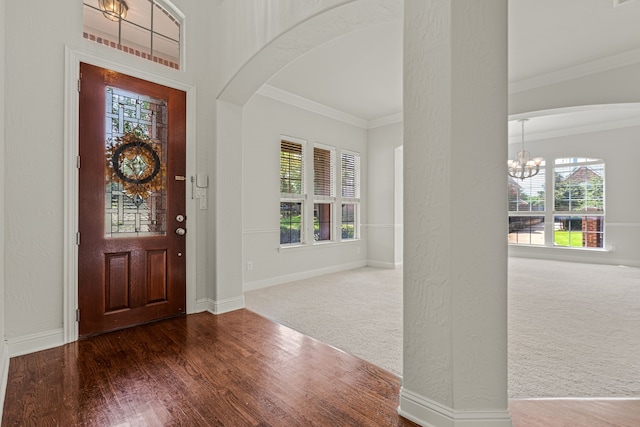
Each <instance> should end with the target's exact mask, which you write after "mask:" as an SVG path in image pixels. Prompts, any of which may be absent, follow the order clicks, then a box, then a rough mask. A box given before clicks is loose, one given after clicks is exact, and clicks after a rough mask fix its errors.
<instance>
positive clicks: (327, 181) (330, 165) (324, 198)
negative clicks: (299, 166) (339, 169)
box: [313, 144, 336, 242]
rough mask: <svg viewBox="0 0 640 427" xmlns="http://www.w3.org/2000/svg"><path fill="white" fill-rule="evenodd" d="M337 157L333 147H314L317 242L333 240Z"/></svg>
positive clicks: (315, 238)
mask: <svg viewBox="0 0 640 427" xmlns="http://www.w3.org/2000/svg"><path fill="white" fill-rule="evenodd" d="M335 158H336V152H335V149H334V148H333V147H327V146H323V145H320V144H315V146H314V147H313V200H314V205H313V237H314V241H316V242H323V241H331V240H333V233H332V230H333V206H334V200H335V179H334V176H335V166H334V165H335Z"/></svg>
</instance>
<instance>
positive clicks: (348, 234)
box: [342, 224, 355, 239]
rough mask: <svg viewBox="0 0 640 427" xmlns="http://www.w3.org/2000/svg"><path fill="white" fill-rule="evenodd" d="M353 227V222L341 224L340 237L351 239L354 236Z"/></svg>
mask: <svg viewBox="0 0 640 427" xmlns="http://www.w3.org/2000/svg"><path fill="white" fill-rule="evenodd" d="M354 229H355V227H354V226H353V224H342V238H343V239H353V238H354V236H355V233H354Z"/></svg>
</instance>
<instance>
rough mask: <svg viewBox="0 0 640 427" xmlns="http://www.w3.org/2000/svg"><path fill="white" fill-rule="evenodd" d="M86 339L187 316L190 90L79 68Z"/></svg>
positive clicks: (81, 268) (82, 310)
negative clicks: (168, 318) (186, 268)
mask: <svg viewBox="0 0 640 427" xmlns="http://www.w3.org/2000/svg"><path fill="white" fill-rule="evenodd" d="M80 72H81V82H80V88H81V89H80V112H79V121H80V160H79V164H80V175H79V176H80V188H79V198H80V200H79V232H80V234H79V242H80V244H79V246H78V248H79V250H78V265H79V267H78V300H79V304H78V305H79V309H80V325H79V333H80V336H87V335H91V334H96V333H100V332H105V331H110V330H115V329H120V328H124V327H128V326H132V325H136V324H140V323H145V322H149V321H152V320H157V319H161V318H165V317H170V316H175V315H179V314H184V313H185V294H186V281H185V236H184V233H182V230H184V229H185V228H186V226H185V218H184V216H185V179H184V176H185V143H186V137H185V134H186V127H185V119H186V102H185V101H186V94H185V93H184V92H182V91H179V90H176V89H171V88H169V87H166V86H162V85H158V84H154V83H150V82H147V81H144V80H140V79H136V78H133V77H130V76H126V75H122V74H119V73H116V72H113V71H110V70H105V69H102V68H99V67H95V66H92V65H88V64H81V65H80Z"/></svg>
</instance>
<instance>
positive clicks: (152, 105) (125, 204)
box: [105, 87, 167, 237]
mask: <svg viewBox="0 0 640 427" xmlns="http://www.w3.org/2000/svg"><path fill="white" fill-rule="evenodd" d="M105 98H106V123H107V126H106V144H105V154H106V156H105V157H106V162H105V167H106V176H105V178H106V192H105V195H106V199H105V234H106V236H107V237H133V236H135V237H141V236H154V235H164V234H165V233H166V204H167V190H166V183H167V177H166V156H167V154H166V153H167V102H166V101H165V100H161V99H154V98H151V97H148V96H144V95H139V94H136V93H132V92H127V91H124V90H121V89H117V88H113V87H107V88H106V97H105Z"/></svg>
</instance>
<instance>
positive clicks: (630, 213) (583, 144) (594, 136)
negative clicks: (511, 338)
mask: <svg viewBox="0 0 640 427" xmlns="http://www.w3.org/2000/svg"><path fill="white" fill-rule="evenodd" d="M533 120H535V119H533ZM638 135H640V127H637V126H635V127H626V128H619V129H612V130H607V131H601V132H592V133H585V134H579V135H571V136H563V137H556V138H551V139H544V140H534V141H530V142H527V150H529V151H530V152H531V153H532V155H535V156H539V157H543V158H545V160H546V161H547V164H549V163H550V162H552V161H553V159H556V158H562V157H589V158H594V159H603V160H604V161H605V183H606V184H605V185H606V188H605V203H606V206H605V250H597V249H570V248H544V247H533V246H520V245H510V246H509V253H510V255H515V256H523V257H533V258H547V259H556V260H567V261H578V262H591V263H601V264H615V265H618V264H622V265H629V266H635V267H640V245H639V244H638V242H640V220H638V212H640V198H638V197H636V196H635V194H634V191H635V190H634V189H635V187H636V183H638V182H640V169H638V168H637V167H636V165H635V159H637V158H638V157H640V145H638ZM509 148H510V154H509V158H512V157H513V155H514V154H515V152H516V151H518V150H519V149H520V146H519V144H511V146H510V147H509Z"/></svg>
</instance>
